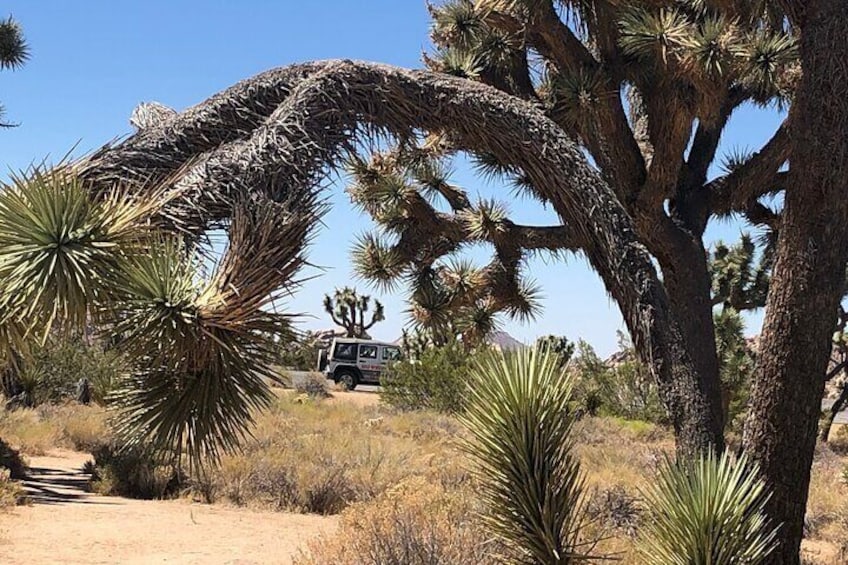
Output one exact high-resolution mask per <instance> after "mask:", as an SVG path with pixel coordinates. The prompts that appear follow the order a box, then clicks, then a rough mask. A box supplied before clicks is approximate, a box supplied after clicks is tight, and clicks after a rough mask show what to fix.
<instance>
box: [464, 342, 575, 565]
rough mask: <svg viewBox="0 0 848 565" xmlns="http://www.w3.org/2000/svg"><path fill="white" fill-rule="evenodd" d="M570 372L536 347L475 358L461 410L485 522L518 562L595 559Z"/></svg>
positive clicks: (563, 562) (563, 561) (546, 352)
mask: <svg viewBox="0 0 848 565" xmlns="http://www.w3.org/2000/svg"><path fill="white" fill-rule="evenodd" d="M572 387H573V383H572V379H571V377H569V376H568V375H567V374H566V373H564V372H563V370H562V369H561V367H560V363H559V358H558V357H557V356H556V355H553V354H550V353H549V352H548V351H540V350H537V349H532V350H524V351H521V352H512V353H508V354H505V353H503V352H491V353H488V354H486V355H485V356H483V357H482V358H481V360H479V361H477V363H476V366H475V368H474V369H473V371H472V378H471V382H470V383H469V387H468V400H469V401H468V407H467V411H466V413H465V414H464V415H462V416H460V418H461V420H462V422H463V424H464V425H465V426H466V428H467V429H468V431H469V432H470V434H471V439H470V440H469V441H468V443H467V444H466V449H467V452H468V454H469V456H470V458H471V461H472V462H473V471H474V473H475V474H476V477H477V479H478V481H479V484H480V493H481V495H482V497H483V500H484V501H485V503H486V510H485V515H484V518H485V521H486V524H487V525H488V527H489V528H490V530H491V531H492V533H493V534H495V535H496V536H497V537H498V538H499V539H500V540H501V541H502V542H504V547H506V548H508V551H510V552H513V553H512V554H511V555H509V557H510V558H511V561H514V562H518V563H561V564H566V563H577V562H581V561H585V560H588V559H590V557H589V556H588V555H587V554H588V553H590V552H591V547H590V546H591V544H587V543H585V542H584V541H583V540H582V539H581V530H582V528H583V526H584V525H585V513H584V508H585V505H584V480H583V474H582V472H581V470H580V464H579V462H578V460H577V458H576V457H575V455H574V453H573V439H572V424H573V418H572V416H571V415H570V413H569V410H568V402H569V400H570V399H571V393H572Z"/></svg>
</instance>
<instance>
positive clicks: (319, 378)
mask: <svg viewBox="0 0 848 565" xmlns="http://www.w3.org/2000/svg"><path fill="white" fill-rule="evenodd" d="M294 389H295V390H296V391H297V392H299V393H301V394H307V395H309V396H310V397H311V398H329V397H330V392H329V391H328V390H327V379H326V378H325V377H324V375H322V374H320V373H309V374H308V375H307V376H306V378H305V379H298V380H297V381H296V382H295V383H294Z"/></svg>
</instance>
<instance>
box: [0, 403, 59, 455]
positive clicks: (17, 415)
mask: <svg viewBox="0 0 848 565" xmlns="http://www.w3.org/2000/svg"><path fill="white" fill-rule="evenodd" d="M0 437H2V438H4V439H5V440H6V441H7V442H8V443H9V444H10V445H13V446H15V448H16V449H19V450H20V451H21V452H23V453H26V454H27V455H43V454H45V453H46V452H48V451H50V450H51V449H54V448H56V447H58V446H60V445H61V443H62V432H61V429H60V427H59V426H58V425H57V423H56V422H55V421H53V420H50V419H47V418H45V417H44V415H43V414H42V413H40V412H38V411H37V410H34V409H31V408H26V409H20V410H6V411H3V412H2V413H0Z"/></svg>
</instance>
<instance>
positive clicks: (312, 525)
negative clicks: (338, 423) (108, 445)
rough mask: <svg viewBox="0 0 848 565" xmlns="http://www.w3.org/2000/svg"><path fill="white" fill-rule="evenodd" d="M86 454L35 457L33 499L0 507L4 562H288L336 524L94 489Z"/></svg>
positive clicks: (316, 518)
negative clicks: (1, 509)
mask: <svg viewBox="0 0 848 565" xmlns="http://www.w3.org/2000/svg"><path fill="white" fill-rule="evenodd" d="M88 458H89V456H88V455H86V454H83V453H75V452H56V453H53V454H51V456H46V457H31V458H30V460H29V463H30V468H31V470H32V473H31V475H32V478H31V479H30V480H29V481H27V489H28V490H29V492H30V499H31V501H32V503H31V505H29V506H23V507H19V508H17V509H15V510H14V511H12V512H11V513H7V514H0V563H4V564H8V565H11V564H24V563H26V564H42V563H48V564H49V563H62V564H77V563H86V564H92V563H122V564H123V563H127V564H139V565H140V564H148V563H179V564H189V563H204V564H206V563H232V564H236V563H238V564H248V563H263V564H264V563H280V564H288V563H291V560H292V557H293V556H294V555H296V554H297V552H298V550H299V549H300V548H301V547H303V546H304V544H305V542H306V540H308V539H310V538H312V537H314V536H316V535H318V534H320V533H328V532H331V531H332V530H333V529H335V526H336V520H335V519H334V518H325V517H321V516H312V515H302V514H284V513H279V512H258V511H252V510H246V509H237V508H229V507H226V506H220V505H214V506H210V505H202V504H194V503H191V502H188V501H184V500H175V501H144V500H130V499H124V498H117V497H110V496H99V495H95V494H91V493H88V492H86V491H85V484H86V481H87V476H86V475H84V474H83V473H82V471H81V469H82V465H83V464H84V463H85V461H86V460H87V459H88Z"/></svg>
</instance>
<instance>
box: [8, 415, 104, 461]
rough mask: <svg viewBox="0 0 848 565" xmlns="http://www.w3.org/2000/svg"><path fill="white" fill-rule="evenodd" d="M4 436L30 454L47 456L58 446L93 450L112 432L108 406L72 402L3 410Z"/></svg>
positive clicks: (78, 449) (13, 444) (10, 442)
mask: <svg viewBox="0 0 848 565" xmlns="http://www.w3.org/2000/svg"><path fill="white" fill-rule="evenodd" d="M0 437H2V438H3V439H4V440H6V441H7V442H8V443H9V444H10V445H12V446H14V447H15V448H17V449H19V450H20V451H21V452H23V453H25V454H27V455H44V454H45V453H47V452H49V451H50V450H52V449H57V448H64V449H75V450H77V451H90V450H92V449H94V448H95V447H97V446H99V445H103V444H106V443H108V442H109V440H110V439H111V437H112V433H111V431H110V429H109V425H108V423H107V413H106V410H105V409H104V408H101V407H98V406H83V405H81V404H74V403H69V404H62V405H58V406H52V405H46V404H45V405H42V406H39V407H38V408H27V409H20V410H12V411H6V410H4V411H0Z"/></svg>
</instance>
